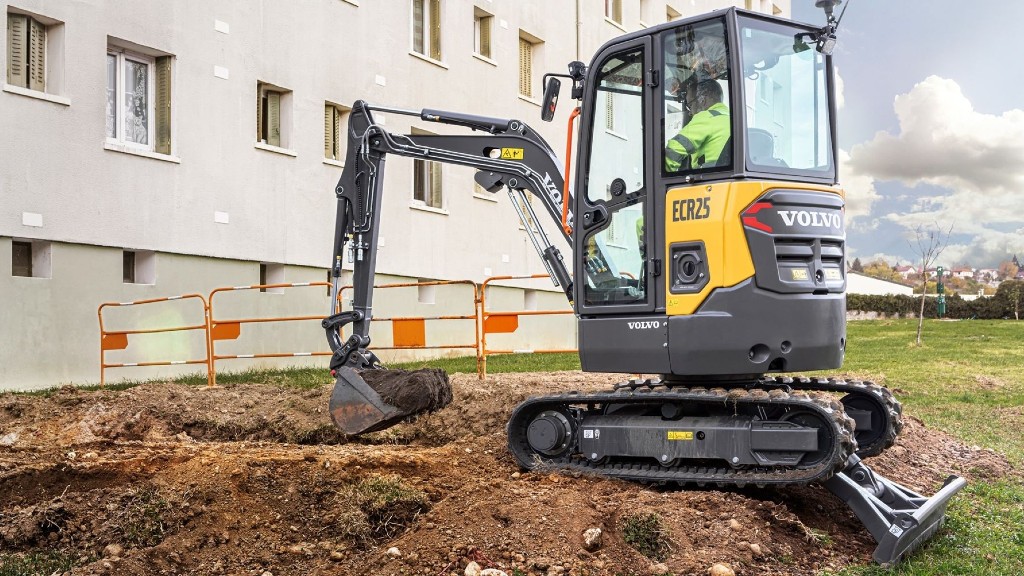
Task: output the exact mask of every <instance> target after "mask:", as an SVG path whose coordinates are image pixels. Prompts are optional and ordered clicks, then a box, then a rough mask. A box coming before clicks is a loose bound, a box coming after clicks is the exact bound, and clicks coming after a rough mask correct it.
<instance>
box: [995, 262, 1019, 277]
mask: <svg viewBox="0 0 1024 576" xmlns="http://www.w3.org/2000/svg"><path fill="white" fill-rule="evenodd" d="M1017 272H1020V267H1019V266H1017V265H1016V264H1014V263H1013V261H1012V260H1006V261H1005V262H1000V263H999V272H998V273H997V275H996V277H997V278H998V279H1000V280H1013V279H1014V278H1015V277H1016V276H1017Z"/></svg>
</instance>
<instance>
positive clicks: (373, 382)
mask: <svg viewBox="0 0 1024 576" xmlns="http://www.w3.org/2000/svg"><path fill="white" fill-rule="evenodd" d="M335 375H336V377H337V379H336V380H335V383H334V390H333V391H332V392H331V401H330V404H329V410H330V413H331V421H332V422H334V425H335V426H336V427H337V428H338V429H339V430H341V431H342V432H344V433H345V434H348V435H358V434H367V433H369V432H377V431H379V430H384V429H386V428H390V427H391V426H394V425H395V424H398V423H399V422H401V421H402V420H404V419H406V418H408V417H409V416H412V415H414V414H418V413H421V412H433V411H435V410H440V409H441V408H444V407H445V406H447V405H448V404H449V403H451V401H452V389H451V384H450V383H449V382H448V375H447V374H445V373H444V372H443V371H441V370H435V369H424V370H414V371H405V370H365V371H363V372H362V373H359V372H356V371H355V370H353V369H352V368H349V367H347V366H342V367H340V368H338V369H337V370H336V371H335Z"/></svg>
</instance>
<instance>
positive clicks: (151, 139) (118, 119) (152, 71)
mask: <svg viewBox="0 0 1024 576" xmlns="http://www.w3.org/2000/svg"><path fill="white" fill-rule="evenodd" d="M107 56H114V57H115V59H116V64H115V66H114V136H113V137H111V136H110V135H109V134H107V133H106V128H105V127H104V135H103V136H104V139H105V141H106V142H107V143H108V144H115V145H118V146H125V147H127V148H132V149H136V150H142V151H146V152H154V153H155V152H156V140H157V134H156V58H154V57H152V56H148V55H146V54H142V53H139V52H136V51H134V50H129V49H127V48H122V47H120V46H117V45H112V44H108V45H107ZM127 61H132V62H135V63H136V64H144V65H145V66H146V140H147V143H146V144H140V143H138V142H130V141H128V140H127V139H126V138H125V113H124V110H123V106H124V89H125V77H126V76H127V74H126V72H125V65H126V62H127ZM172 100H173V99H172Z"/></svg>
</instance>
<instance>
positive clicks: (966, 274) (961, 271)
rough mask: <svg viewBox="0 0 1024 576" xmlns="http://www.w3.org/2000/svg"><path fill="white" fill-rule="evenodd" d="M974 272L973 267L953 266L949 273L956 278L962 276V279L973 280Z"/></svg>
mask: <svg viewBox="0 0 1024 576" xmlns="http://www.w3.org/2000/svg"><path fill="white" fill-rule="evenodd" d="M974 272H975V270H974V268H967V267H959V268H953V270H952V271H951V272H950V274H951V275H952V276H954V277H956V278H963V279H964V280H973V279H974Z"/></svg>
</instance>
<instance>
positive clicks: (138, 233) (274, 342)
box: [0, 0, 789, 389]
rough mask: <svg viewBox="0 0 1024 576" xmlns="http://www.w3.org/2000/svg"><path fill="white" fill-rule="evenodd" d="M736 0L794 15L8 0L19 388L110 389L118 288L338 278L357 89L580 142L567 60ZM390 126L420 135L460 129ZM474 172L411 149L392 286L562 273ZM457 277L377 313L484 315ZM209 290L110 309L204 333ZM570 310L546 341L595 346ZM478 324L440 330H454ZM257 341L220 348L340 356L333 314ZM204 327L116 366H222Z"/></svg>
mask: <svg viewBox="0 0 1024 576" xmlns="http://www.w3.org/2000/svg"><path fill="white" fill-rule="evenodd" d="M554 4H557V9H555V8H554ZM732 5H738V6H740V7H745V8H748V9H753V10H759V11H762V12H765V13H774V14H780V15H788V13H789V0H775V1H774V2H772V1H768V0H745V1H742V2H735V3H734V2H727V1H722V0H663V1H660V2H657V1H655V0H605V1H604V2H597V1H593V0H587V1H584V0H575V1H562V2H557V3H552V2H550V1H542V0H524V1H511V0H393V1H390V0H389V1H387V2H370V1H365V0H363V1H359V0H300V1H295V2H277V1H273V0H220V1H218V2H204V1H201V0H154V1H151V2H135V1H131V0H95V1H92V2H88V3H83V2H67V1H65V0H16V1H12V2H0V7H2V12H3V16H4V18H5V20H6V25H5V26H3V27H0V38H2V40H0V41H2V42H3V44H4V46H5V57H4V58H3V59H0V66H2V67H3V71H2V72H0V74H2V77H3V79H4V84H3V89H2V92H0V126H2V127H3V130H2V134H3V138H0V207H2V209H0V389H26V388H38V387H48V386H53V385H56V384H61V383H77V384H81V383H89V382H96V381H98V380H99V362H100V360H99V350H100V336H99V334H100V332H99V326H98V318H97V310H98V307H99V306H100V304H102V303H104V302H126V301H135V300H140V299H147V298H159V297H166V296H174V295H182V294H201V295H204V296H205V295H207V294H209V293H210V291H211V290H213V289H214V288H217V287H222V286H239V285H252V284H273V283H290V282H323V281H325V280H326V268H327V266H328V265H329V260H330V253H331V242H332V237H333V226H334V210H335V200H334V194H333V188H334V184H335V182H336V181H337V179H338V177H339V176H340V173H341V170H342V168H343V163H342V162H343V159H344V154H345V146H346V142H345V140H344V139H343V138H342V135H343V134H344V126H345V122H346V116H347V113H348V110H349V106H350V105H351V104H352V102H353V101H355V100H357V99H364V100H367V101H370V102H373V103H378V104H382V105H388V106H394V107H400V108H412V109H419V108H424V107H429V108H438V109H446V110H455V111H460V112H466V113H472V114H481V115H488V116H499V117H510V118H519V119H522V120H524V121H526V122H527V123H529V124H531V125H532V126H534V127H535V128H536V129H538V130H539V131H540V132H541V133H542V134H543V135H544V136H545V138H547V139H548V140H549V141H550V142H551V143H552V146H553V148H555V149H556V150H559V149H560V148H561V147H562V145H563V143H564V138H565V135H564V131H565V125H564V120H565V116H566V115H567V111H564V110H563V111H561V112H560V115H559V117H557V118H556V121H555V122H554V123H552V124H545V123H542V122H541V121H540V120H539V112H540V103H539V100H540V92H541V77H542V76H543V74H544V73H545V72H548V71H553V72H564V71H565V69H566V64H567V63H568V62H570V61H572V60H577V59H579V60H583V61H587V60H589V57H590V56H591V55H592V54H593V53H594V52H595V50H596V49H597V48H598V47H599V46H600V45H601V44H603V43H604V42H605V41H607V40H609V39H611V38H613V37H615V36H618V35H621V34H623V33H626V32H629V31H634V30H638V29H641V28H644V27H647V26H652V25H656V24H660V23H662V22H665V21H666V20H673V19H680V18H685V17H688V16H692V15H695V14H699V13H704V12H708V11H710V10H713V9H718V8H723V7H727V6H732ZM378 119H379V120H380V122H381V123H382V124H384V125H385V126H386V128H388V129H389V130H393V131H396V132H402V133H449V132H451V133H457V132H459V130H458V129H454V128H453V127H448V126H441V125H437V124H429V123H425V122H421V121H419V120H418V119H416V118H411V117H407V116H400V115H392V114H382V115H379V116H378ZM472 177H473V171H472V170H471V169H468V168H461V167H454V166H447V165H445V166H442V165H440V164H434V163H430V162H423V161H414V160H409V159H403V158H394V159H390V160H389V162H388V163H387V178H386V186H385V193H384V206H383V214H384V216H383V218H382V230H381V246H382V249H381V252H380V257H379V261H378V273H379V275H380V276H379V282H381V283H386V282H397V281H416V280H422V279H440V280H463V279H465V280H472V281H475V282H480V281H482V280H484V279H485V278H488V277H491V276H495V275H510V276H511V275H514V276H526V275H530V274H535V273H542V272H543V271H544V268H543V265H542V264H541V262H540V260H539V258H538V257H537V256H536V254H535V253H534V251H533V247H532V245H530V243H529V242H528V238H527V235H526V231H525V230H524V228H523V227H522V226H521V225H520V223H519V222H518V219H517V217H516V212H515V210H514V208H513V206H512V205H511V203H510V201H509V199H508V198H507V197H505V196H504V195H503V194H501V193H499V194H497V195H492V194H490V193H487V192H484V191H482V190H481V189H479V188H477V187H476V186H475V184H474V182H473V180H472ZM542 225H544V226H548V224H547V223H542ZM552 230H553V228H552ZM557 236H558V235H557V234H552V237H553V238H555V237H557ZM560 248H561V249H562V250H563V252H566V253H568V247H567V246H565V245H562V246H560ZM506 285H507V286H509V287H508V288H506V289H505V290H504V291H501V290H498V292H497V295H496V297H495V299H496V301H499V302H501V303H502V304H503V305H505V306H507V307H508V309H516V308H519V309H522V308H524V307H527V308H528V307H534V308H540V309H550V308H559V307H561V308H565V306H566V305H565V302H564V298H563V297H562V296H561V295H560V294H559V293H558V292H557V290H556V289H555V288H553V286H552V285H551V283H550V282H549V281H547V282H534V283H515V282H510V283H506ZM447 289H448V287H444V286H439V287H435V288H431V289H424V288H420V289H416V288H412V289H409V290H411V291H406V292H402V291H401V290H400V289H395V290H393V291H391V292H390V293H389V294H391V295H388V294H385V293H384V291H382V293H381V296H380V297H379V299H378V310H383V311H385V312H386V313H387V314H415V313H418V314H420V315H430V314H443V313H453V311H455V312H454V313H462V312H461V311H459V310H461V308H460V307H463V308H471V302H470V303H465V302H463V301H464V300H466V295H465V294H461V295H460V294H458V293H457V292H451V293H449V292H446V290H447ZM300 293H301V294H300ZM217 298H219V299H220V301H219V302H218V307H219V308H218V313H217V315H218V317H220V318H251V317H266V316H296V315H312V314H322V313H324V312H326V311H327V309H328V306H329V304H328V297H327V294H326V290H325V289H323V288H321V287H315V288H305V289H294V290H293V289H288V290H285V289H275V288H270V289H265V290H249V291H244V292H241V291H240V292H238V293H236V294H218V296H217ZM188 304H191V303H190V302H187V301H175V302H168V303H161V304H154V305H151V306H147V307H132V308H116V309H115V308H114V307H110V308H107V309H105V310H104V314H105V316H104V322H105V323H106V327H107V329H109V330H127V329H150V328H157V327H161V326H173V325H181V326H189V325H196V324H201V323H202V322H203V318H202V311H201V309H199V308H198V307H196V306H189V305H188ZM425 310H426V311H425ZM563 320H565V322H564V323H563V325H561V326H560V327H559V329H557V330H554V329H551V328H550V327H548V328H545V329H543V330H540V329H535V330H534V334H532V336H531V337H532V338H533V339H534V341H533V344H534V345H535V346H537V347H549V348H550V347H573V346H574V342H575V334H574V329H573V324H572V321H571V317H563ZM469 329H471V328H466V327H453V328H450V329H445V330H441V332H440V333H439V334H437V335H436V337H437V338H438V339H439V341H441V342H444V341H448V342H454V341H458V340H460V339H461V338H462V336H460V335H458V334H455V333H464V332H465V331H466V330H469ZM524 330H526V331H527V332H528V331H529V327H524ZM243 332H244V336H245V338H239V339H237V340H235V341H226V342H222V343H219V344H218V345H219V346H220V347H221V350H220V351H221V352H222V353H228V354H242V353H248V354H260V353H272V352H275V351H282V350H287V351H300V350H325V349H326V346H325V342H324V339H323V335H322V333H320V331H319V329H318V328H317V326H316V325H315V323H308V322H306V323H303V322H285V323H280V324H275V325H272V326H258V325H251V326H250V325H246V326H245V328H244V329H243ZM191 336H195V337H194V338H193V337H183V334H180V333H171V334H151V335H145V334H143V335H132V336H131V338H130V342H131V344H130V346H129V347H128V348H127V349H125V350H113V351H110V352H108V356H107V359H108V362H152V361H160V360H176V361H182V360H186V359H194V358H202V357H203V355H204V354H205V348H204V344H203V343H202V342H201V338H200V337H199V335H198V334H192V335H191ZM382 342H383V343H384V344H387V337H386V336H385V337H383V340H382ZM449 352H450V353H454V352H453V351H449ZM462 353H466V352H465V351H462ZM408 354H409V353H406V356H408ZM393 357H395V358H398V357H400V356H397V355H393ZM298 361H299V359H296V358H285V359H278V360H270V359H268V360H263V362H264V363H270V362H278V363H285V364H295V363H297V362H298ZM309 361H312V362H317V361H321V362H322V359H311V360H309ZM254 363H255V361H248V362H245V361H237V363H231V364H219V367H220V368H221V369H229V370H240V369H244V368H247V367H250V366H252V365H254ZM195 369H196V367H195V366H191V365H185V366H180V365H175V366H159V367H150V368H137V369H134V370H129V369H123V370H119V371H117V372H116V373H111V375H110V376H111V377H112V378H113V379H118V378H122V377H127V378H149V377H154V376H158V375H170V374H174V373H178V372H181V371H188V370H195Z"/></svg>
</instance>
